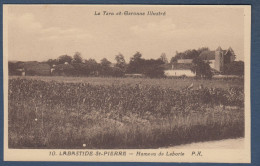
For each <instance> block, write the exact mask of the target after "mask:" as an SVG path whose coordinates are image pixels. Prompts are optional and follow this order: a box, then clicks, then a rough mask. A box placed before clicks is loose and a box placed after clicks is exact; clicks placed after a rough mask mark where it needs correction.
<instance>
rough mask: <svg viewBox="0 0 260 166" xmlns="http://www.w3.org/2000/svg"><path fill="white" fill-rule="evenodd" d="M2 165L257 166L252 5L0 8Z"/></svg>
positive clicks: (18, 6)
mask: <svg viewBox="0 0 260 166" xmlns="http://www.w3.org/2000/svg"><path fill="white" fill-rule="evenodd" d="M3 31H4V33H3V44H4V50H3V53H4V54H3V63H4V64H3V65H4V70H3V71H4V161H85V162H89V161H91V162H93V161H94V162H213V163H250V162H251V149H250V139H251V137H250V135H251V133H250V128H251V127H250V123H251V122H250V110H251V107H250V44H251V43H250V40H251V36H250V34H251V6H249V5H203V6H200V5H51V4H49V5H46V4H44V5H43V4H42V5H29V4H27V5H10V4H8V5H3Z"/></svg>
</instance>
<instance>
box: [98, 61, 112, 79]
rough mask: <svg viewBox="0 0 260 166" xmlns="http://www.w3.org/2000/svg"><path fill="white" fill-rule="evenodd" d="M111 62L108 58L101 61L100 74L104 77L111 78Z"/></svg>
mask: <svg viewBox="0 0 260 166" xmlns="http://www.w3.org/2000/svg"><path fill="white" fill-rule="evenodd" d="M110 65H111V62H110V61H108V60H107V59H106V58H103V59H102V60H101V61H100V73H101V75H103V76H109V75H111V70H112V69H111V67H110Z"/></svg>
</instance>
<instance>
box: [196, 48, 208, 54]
mask: <svg viewBox="0 0 260 166" xmlns="http://www.w3.org/2000/svg"><path fill="white" fill-rule="evenodd" d="M197 51H198V54H201V53H202V52H203V51H210V50H209V48H208V47H201V48H198V50H197Z"/></svg>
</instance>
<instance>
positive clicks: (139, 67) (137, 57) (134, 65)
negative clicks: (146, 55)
mask: <svg viewBox="0 0 260 166" xmlns="http://www.w3.org/2000/svg"><path fill="white" fill-rule="evenodd" d="M144 63H145V60H144V59H142V54H141V53H140V52H136V53H135V54H134V55H133V57H131V58H130V62H129V65H128V67H127V72H128V73H136V74H137V73H138V74H141V73H142V72H143V66H144Z"/></svg>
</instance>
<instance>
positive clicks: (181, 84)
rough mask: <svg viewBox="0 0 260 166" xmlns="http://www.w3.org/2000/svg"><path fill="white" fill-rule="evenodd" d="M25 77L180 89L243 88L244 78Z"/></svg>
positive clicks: (93, 83)
mask: <svg viewBox="0 0 260 166" xmlns="http://www.w3.org/2000/svg"><path fill="white" fill-rule="evenodd" d="M9 78H10V79H15V78H23V77H21V76H10V77H9ZM26 78H27V79H34V80H42V81H48V82H49V81H55V82H62V83H89V84H91V85H104V86H105V85H128V86H135V85H136V84H140V85H141V86H146V85H148V86H160V87H162V88H171V89H176V90H180V89H183V88H185V87H187V86H189V85H190V84H191V83H193V84H194V88H198V87H199V85H201V84H203V86H204V87H206V88H221V89H230V88H243V87H244V80H243V79H242V78H234V79H231V78H226V79H212V80H203V79H194V78H184V79H181V78H179V79H178V78H172V79H171V78H166V79H150V78H121V77H119V78H112V77H110V78H109V77H108V78H105V77H104V78H102V77H63V76H55V77H51V76H46V77H41V76H26Z"/></svg>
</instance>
